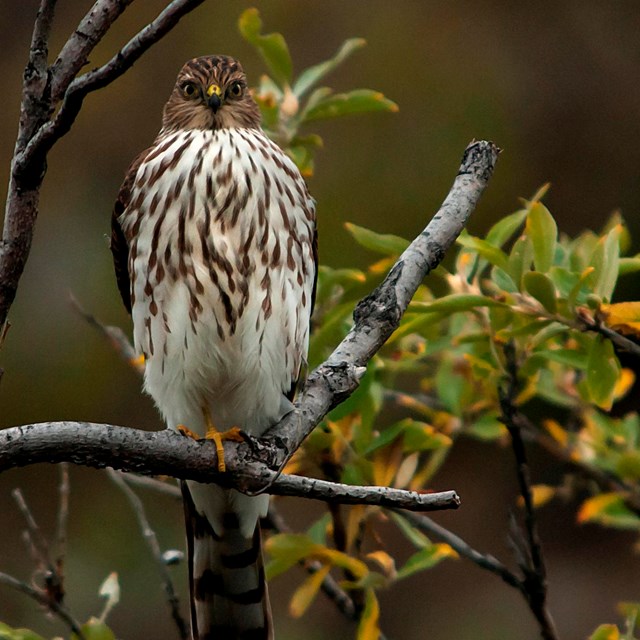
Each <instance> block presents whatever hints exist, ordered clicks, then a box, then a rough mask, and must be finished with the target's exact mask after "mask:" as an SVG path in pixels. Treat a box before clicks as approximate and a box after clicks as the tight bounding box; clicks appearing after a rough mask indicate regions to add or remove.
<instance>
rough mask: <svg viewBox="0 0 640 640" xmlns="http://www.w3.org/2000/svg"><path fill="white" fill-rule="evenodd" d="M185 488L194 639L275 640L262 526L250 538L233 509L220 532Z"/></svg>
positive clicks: (225, 516)
mask: <svg viewBox="0 0 640 640" xmlns="http://www.w3.org/2000/svg"><path fill="white" fill-rule="evenodd" d="M182 492H183V498H184V506H185V520H186V525H187V547H188V557H189V586H190V592H191V593H190V595H191V624H192V634H193V638H194V640H272V639H273V624H272V620H271V608H270V606H269V595H268V592H267V585H266V580H265V574H264V565H263V561H262V551H261V536H260V525H259V524H256V527H255V529H254V532H253V535H252V536H251V537H249V538H247V537H245V536H243V535H242V533H241V531H240V525H239V522H238V517H237V516H236V514H235V513H234V512H232V511H228V512H225V513H224V514H223V516H222V523H223V529H224V532H223V533H222V535H218V534H216V532H215V531H214V529H213V527H212V526H211V524H210V523H209V521H208V519H207V517H206V516H205V515H204V514H203V513H200V512H199V511H198V510H197V509H196V506H195V504H194V501H193V497H192V495H191V492H190V491H189V488H188V487H187V485H186V483H183V485H182Z"/></svg>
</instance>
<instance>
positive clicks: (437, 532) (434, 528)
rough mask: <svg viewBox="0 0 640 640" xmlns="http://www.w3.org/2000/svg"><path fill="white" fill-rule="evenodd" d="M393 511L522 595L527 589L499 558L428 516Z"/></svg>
mask: <svg viewBox="0 0 640 640" xmlns="http://www.w3.org/2000/svg"><path fill="white" fill-rule="evenodd" d="M393 511H394V512H395V513H397V514H398V516H399V517H401V518H404V519H405V520H406V521H407V522H408V523H409V524H410V525H411V526H412V527H415V528H416V529H418V530H419V531H422V532H423V533H426V534H427V535H429V536H436V537H437V538H439V539H440V540H442V541H443V542H446V543H447V544H448V545H449V546H450V547H451V548H452V549H453V550H454V551H456V552H457V553H459V554H460V555H461V556H462V557H463V558H467V560H471V562H473V563H475V564H477V565H478V566H479V567H481V568H482V569H486V570H487V571H490V572H491V573H495V574H496V575H497V576H499V577H500V578H502V579H503V580H504V581H505V582H506V583H507V584H508V585H511V586H512V587H515V588H516V589H518V590H519V591H521V592H522V593H524V592H525V591H524V589H525V587H524V584H523V582H522V580H520V578H518V576H516V575H515V574H514V573H513V572H512V571H510V570H509V569H508V568H507V567H506V566H505V565H503V564H502V562H500V560H498V559H497V558H494V557H493V556H492V555H490V554H485V553H480V551H477V550H476V549H474V548H473V547H472V546H471V545H469V544H468V543H467V542H465V541H464V540H463V539H462V538H460V537H459V536H457V535H456V534H455V533H453V532H451V531H449V530H448V529H445V528H444V527H443V526H441V525H439V524H437V523H436V522H434V521H433V520H432V519H431V518H428V517H427V516H423V515H420V514H417V513H409V512H407V511H400V510H399V509H393Z"/></svg>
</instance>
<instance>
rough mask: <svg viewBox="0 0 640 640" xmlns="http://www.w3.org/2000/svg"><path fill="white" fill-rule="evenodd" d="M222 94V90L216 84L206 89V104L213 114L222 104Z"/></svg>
mask: <svg viewBox="0 0 640 640" xmlns="http://www.w3.org/2000/svg"><path fill="white" fill-rule="evenodd" d="M221 93H222V89H220V87H219V86H218V85H217V84H212V85H210V86H209V87H208V88H207V96H208V98H209V99H208V100H207V104H208V105H209V108H210V109H212V110H213V113H217V111H218V109H219V108H220V105H221V104H222V100H221V99H220V94H221Z"/></svg>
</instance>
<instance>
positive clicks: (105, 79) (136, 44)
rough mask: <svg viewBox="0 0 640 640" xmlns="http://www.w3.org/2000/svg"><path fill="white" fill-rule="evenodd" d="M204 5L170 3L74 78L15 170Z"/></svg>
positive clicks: (197, 0)
mask: <svg viewBox="0 0 640 640" xmlns="http://www.w3.org/2000/svg"><path fill="white" fill-rule="evenodd" d="M127 2H131V0H127ZM203 2H204V0H173V2H171V4H169V6H167V7H166V8H165V9H164V10H163V11H162V12H161V13H160V14H159V15H158V17H157V18H156V19H155V20H154V21H153V22H151V23H149V24H148V25H147V26H146V27H145V28H144V29H142V30H141V31H140V32H139V33H138V34H137V35H136V36H135V37H134V38H132V39H131V40H129V42H127V44H126V45H125V46H124V47H122V49H120V51H118V53H116V55H114V56H113V57H112V58H111V60H109V62H107V63H106V64H104V65H102V66H101V67H99V68H97V69H94V70H93V71H89V72H88V73H85V74H84V75H82V76H80V77H79V78H76V79H75V80H74V81H73V82H72V83H71V84H70V85H69V88H68V89H67V90H66V92H65V94H64V100H63V101H62V105H61V107H60V109H59V110H58V113H57V114H56V116H55V118H54V120H53V121H51V122H48V123H47V124H46V125H44V126H43V127H42V128H41V129H40V130H39V131H38V133H37V134H36V135H35V136H34V137H33V139H32V140H31V141H30V142H29V144H28V145H27V147H26V149H25V150H24V152H23V153H22V154H20V155H19V156H18V157H17V158H16V167H17V169H18V170H23V169H25V168H26V167H28V166H29V163H30V161H31V158H32V157H33V155H34V154H40V153H42V152H43V150H44V152H45V153H46V152H47V151H48V150H49V149H51V147H52V146H53V145H54V144H55V142H56V141H57V140H58V139H59V138H61V137H62V136H63V135H65V134H66V133H67V132H68V131H69V129H70V128H71V125H72V124H73V123H74V121H75V119H76V117H77V115H78V113H79V112H80V109H81V107H82V102H83V100H84V98H85V97H86V96H87V94H89V93H91V92H92V91H95V90H97V89H102V88H103V87H106V86H107V85H108V84H110V83H111V82H113V81H114V80H115V79H116V78H119V77H120V76H121V75H122V74H123V73H124V72H125V71H127V70H128V69H130V68H131V67H132V66H133V64H134V63H135V62H136V61H137V60H138V59H139V58H140V57H141V56H142V54H143V53H144V52H145V51H147V49H149V48H150V47H151V46H153V45H154V44H155V43H156V42H158V40H160V38H162V37H163V36H164V35H166V34H167V33H168V32H169V31H171V29H173V27H175V26H176V24H178V22H179V21H180V19H181V18H183V17H184V16H185V15H186V14H187V13H189V12H190V11H192V10H193V9H195V8H196V7H198V6H199V5H201V4H202V3H203Z"/></svg>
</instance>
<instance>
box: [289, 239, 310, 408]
mask: <svg viewBox="0 0 640 640" xmlns="http://www.w3.org/2000/svg"><path fill="white" fill-rule="evenodd" d="M311 250H312V251H313V267H314V269H315V273H314V274H313V289H312V290H311V309H310V310H309V317H311V316H312V315H313V308H314V307H315V305H316V290H317V288H318V227H315V228H314V229H313V238H312V240H311ZM309 331H311V327H309ZM306 379H307V366H306V365H304V366H303V367H302V368H301V370H300V372H299V374H298V377H297V378H296V379H295V380H294V381H293V382H292V384H291V388H290V389H289V391H288V392H287V393H286V394H285V396H286V397H287V399H288V400H290V401H291V402H293V399H294V398H295V397H296V393H297V392H298V390H299V389H300V388H301V387H302V385H303V384H304V382H305V380H306Z"/></svg>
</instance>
